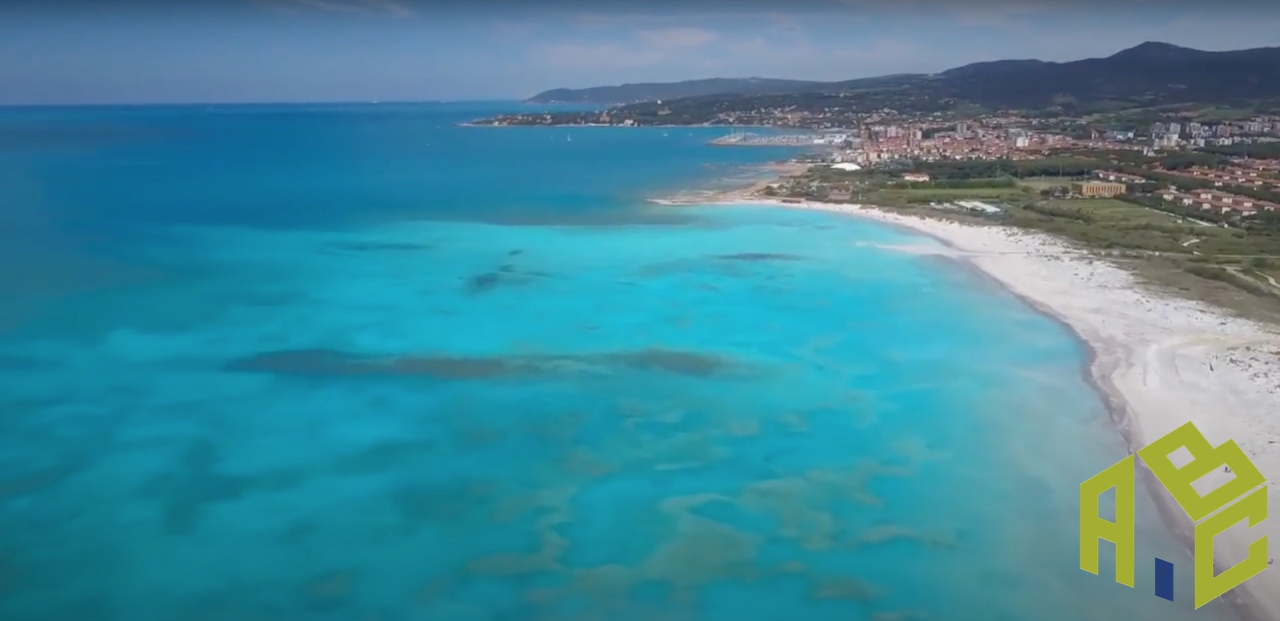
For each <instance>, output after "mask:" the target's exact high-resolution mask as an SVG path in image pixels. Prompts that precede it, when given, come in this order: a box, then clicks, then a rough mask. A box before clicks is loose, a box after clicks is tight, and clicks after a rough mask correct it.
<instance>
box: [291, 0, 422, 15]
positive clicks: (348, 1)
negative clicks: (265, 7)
mask: <svg viewBox="0 0 1280 621" xmlns="http://www.w3.org/2000/svg"><path fill="white" fill-rule="evenodd" d="M270 4H271V5H272V6H275V7H278V8H293V9H311V10H316V11H325V12H329V13H359V14H366V15H376V14H381V15H390V16H392V17H401V18H402V17H412V16H413V15H414V11H413V9H411V8H409V7H408V6H407V5H404V4H400V3H399V2H396V1H395V0H272V2H270Z"/></svg>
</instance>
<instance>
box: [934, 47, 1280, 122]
mask: <svg viewBox="0 0 1280 621" xmlns="http://www.w3.org/2000/svg"><path fill="white" fill-rule="evenodd" d="M939 77H940V78H941V80H939V81H938V82H937V83H936V86H937V88H938V89H939V90H940V92H941V93H945V94H946V95H947V96H950V97H955V98H957V99H963V100H966V101H971V102H973V103H976V104H979V105H985V106H994V107H1035V106H1047V105H1052V104H1062V103H1067V104H1076V105H1079V104H1087V103H1098V102H1102V101H1107V100H1112V101H1116V102H1119V103H1126V102H1129V103H1143V102H1147V101H1150V102H1153V103H1154V102H1158V103H1184V102H1199V103H1225V102H1228V101H1232V100H1239V99H1259V98H1269V97H1276V96H1280V48H1275V47H1272V48H1256V49H1249V50H1236V51H1229V52H1205V51H1201V50H1195V49H1191V48H1186V47H1179V46H1176V45H1170V44H1168V43H1157V42H1147V43H1143V44H1141V45H1138V46H1136V47H1132V48H1129V49H1127V50H1123V51H1121V52H1118V53H1116V54H1113V55H1111V56H1108V57H1106V58H1090V59H1085V60H1077V61H1072V62H1065V63H1054V62H1043V61H1038V60H1006V61H997V62H987V63H975V64H971V65H965V66H963V67H958V68H956V69H951V70H948V71H944V72H942V73H941V74H940V76H939Z"/></svg>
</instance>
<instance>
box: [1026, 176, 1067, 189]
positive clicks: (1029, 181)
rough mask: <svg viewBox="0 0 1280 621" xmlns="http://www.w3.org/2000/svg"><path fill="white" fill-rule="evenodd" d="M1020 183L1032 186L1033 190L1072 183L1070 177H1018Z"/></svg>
mask: <svg viewBox="0 0 1280 621" xmlns="http://www.w3.org/2000/svg"><path fill="white" fill-rule="evenodd" d="M1017 182H1018V185H1020V186H1024V187H1028V188H1031V189H1033V190H1043V189H1046V188H1056V187H1062V186H1068V185H1071V178H1070V177H1028V178H1026V179H1018V180H1017Z"/></svg>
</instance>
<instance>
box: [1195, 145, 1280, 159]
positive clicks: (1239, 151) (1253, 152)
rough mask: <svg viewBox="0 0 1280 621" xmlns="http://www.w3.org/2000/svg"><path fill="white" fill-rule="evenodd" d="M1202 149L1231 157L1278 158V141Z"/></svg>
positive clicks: (1279, 146)
mask: <svg viewBox="0 0 1280 621" xmlns="http://www.w3.org/2000/svg"><path fill="white" fill-rule="evenodd" d="M1201 150H1202V151H1205V152H1208V153H1216V154H1218V155H1227V156H1231V157H1252V158H1256V159H1269V160H1274V159H1280V142H1256V143H1253V144H1232V145H1221V146H1213V147H1204V148H1203V149H1201Z"/></svg>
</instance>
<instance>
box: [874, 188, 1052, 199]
mask: <svg viewBox="0 0 1280 621" xmlns="http://www.w3.org/2000/svg"><path fill="white" fill-rule="evenodd" d="M984 198H986V199H993V200H1015V199H1021V200H1025V199H1028V198H1031V194H1030V193H1029V192H1028V191H1027V189H1025V188H1019V187H1013V188H912V189H909V190H906V189H885V190H879V191H877V192H875V193H874V196H872V197H871V198H870V200H871V201H872V202H874V201H882V202H890V203H929V202H946V201H963V200H978V199H984Z"/></svg>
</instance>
